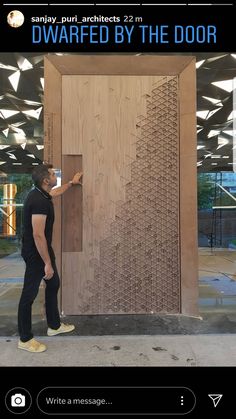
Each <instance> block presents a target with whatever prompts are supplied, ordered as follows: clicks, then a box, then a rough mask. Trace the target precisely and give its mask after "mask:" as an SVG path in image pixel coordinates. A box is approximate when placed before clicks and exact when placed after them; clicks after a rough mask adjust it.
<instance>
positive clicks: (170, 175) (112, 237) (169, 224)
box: [79, 77, 180, 313]
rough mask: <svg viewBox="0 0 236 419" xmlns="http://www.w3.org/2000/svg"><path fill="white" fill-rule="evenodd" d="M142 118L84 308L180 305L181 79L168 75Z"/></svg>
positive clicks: (139, 309) (145, 309) (135, 309)
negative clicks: (120, 199)
mask: <svg viewBox="0 0 236 419" xmlns="http://www.w3.org/2000/svg"><path fill="white" fill-rule="evenodd" d="M146 106H147V113H146V116H145V117H144V116H142V117H138V120H137V125H136V127H137V137H136V160H135V161H133V162H132V163H131V181H130V182H129V183H127V184H126V186H125V188H126V189H125V192H126V193H125V196H126V199H125V202H118V203H117V204H116V216H115V220H114V222H112V223H111V225H110V227H109V234H108V236H107V238H106V239H105V240H102V241H101V242H100V258H99V259H97V260H91V262H90V264H91V265H92V266H93V268H94V279H95V281H93V283H92V282H91V283H89V282H88V285H87V291H88V294H89V295H90V297H89V298H87V301H80V302H79V309H80V310H81V313H86V312H87V310H88V307H89V312H90V313H91V312H92V313H109V312H112V313H150V312H153V313H158V312H171V313H178V312H180V267H179V218H178V214H179V167H178V164H179V163H178V161H179V157H178V155H179V133H178V118H179V115H178V78H177V77H163V78H161V82H160V84H159V86H158V87H155V88H153V90H152V92H151V96H150V97H148V98H147V105H146Z"/></svg>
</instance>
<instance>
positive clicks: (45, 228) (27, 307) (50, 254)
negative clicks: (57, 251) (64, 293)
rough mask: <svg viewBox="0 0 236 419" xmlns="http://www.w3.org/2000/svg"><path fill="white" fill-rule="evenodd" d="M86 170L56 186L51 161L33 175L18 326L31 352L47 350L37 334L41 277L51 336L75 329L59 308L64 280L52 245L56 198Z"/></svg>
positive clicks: (21, 343)
mask: <svg viewBox="0 0 236 419" xmlns="http://www.w3.org/2000/svg"><path fill="white" fill-rule="evenodd" d="M81 176H82V173H79V172H78V173H76V174H75V175H74V177H73V179H72V180H71V181H70V182H68V183H66V184H64V185H62V186H60V187H58V188H55V189H53V190H52V188H53V187H54V186H56V184H57V178H56V174H55V172H54V170H53V168H52V165H50V164H42V165H39V166H37V167H36V168H35V169H34V171H33V173H32V179H33V182H34V185H35V188H34V189H33V190H32V191H30V192H29V194H28V196H27V198H26V200H25V203H24V231H23V240H22V253H21V254H22V257H23V259H24V261H25V263H26V270H25V277H24V286H23V290H22V295H21V298H20V302H19V309H18V329H19V335H20V340H19V342H18V349H23V350H26V351H29V352H44V351H45V350H46V349H47V348H46V346H45V345H44V344H42V343H40V342H38V341H37V340H35V339H34V338H33V333H32V330H31V327H32V319H31V316H32V304H33V302H34V300H35V298H36V296H37V294H38V290H39V286H40V283H41V280H42V279H44V280H45V283H46V289H45V306H46V318H47V324H48V330H47V334H48V336H54V335H57V334H59V333H67V332H71V331H72V330H74V328H75V327H74V325H67V324H64V323H61V321H60V315H59V311H58V303H57V293H58V290H59V286H60V280H59V276H58V272H57V268H56V264H55V255H54V251H53V249H52V245H51V244H52V233H53V222H54V208H53V203H52V198H53V197H55V196H59V195H62V194H63V193H64V192H66V191H67V190H68V189H69V188H71V187H73V186H74V185H79V184H80V179H81Z"/></svg>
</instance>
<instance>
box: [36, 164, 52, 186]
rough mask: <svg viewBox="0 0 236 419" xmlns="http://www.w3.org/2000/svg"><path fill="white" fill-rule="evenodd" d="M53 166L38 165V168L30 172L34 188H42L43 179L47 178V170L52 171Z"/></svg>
mask: <svg viewBox="0 0 236 419" xmlns="http://www.w3.org/2000/svg"><path fill="white" fill-rule="evenodd" d="M52 168H53V165H52V164H49V163H47V164H40V165H39V166H37V167H35V169H34V170H33V172H32V179H33V182H34V184H35V186H38V187H40V186H42V183H43V180H44V179H45V178H47V179H48V178H49V175H50V173H49V171H48V169H52Z"/></svg>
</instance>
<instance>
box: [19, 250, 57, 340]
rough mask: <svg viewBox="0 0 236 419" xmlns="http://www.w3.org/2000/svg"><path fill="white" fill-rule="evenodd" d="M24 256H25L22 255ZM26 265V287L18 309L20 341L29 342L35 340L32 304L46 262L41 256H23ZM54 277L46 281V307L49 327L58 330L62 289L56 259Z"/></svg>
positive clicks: (43, 273)
mask: <svg viewBox="0 0 236 419" xmlns="http://www.w3.org/2000/svg"><path fill="white" fill-rule="evenodd" d="M22 256H23V255H22ZM23 258H24V261H25V263H26V270H25V277H24V286H23V290H22V294H21V298H20V302H19V308H18V330H19V335H20V340H21V341H22V342H27V341H28V340H30V339H32V338H33V333H32V304H33V302H34V300H35V298H36V297H37V294H38V291H39V286H40V283H41V281H42V278H43V276H44V275H45V272H44V266H45V264H44V262H43V260H42V259H41V257H40V256H39V255H37V254H36V255H27V256H23ZM51 262H52V267H53V270H54V275H53V277H52V278H51V279H48V280H44V281H45V283H46V289H45V306H46V318H47V324H48V327H50V328H52V329H58V327H60V324H61V322H60V315H59V310H58V303H57V293H58V290H59V287H60V279H59V275H58V272H57V267H56V263H55V259H52V260H51Z"/></svg>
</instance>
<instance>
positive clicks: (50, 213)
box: [22, 187, 54, 258]
mask: <svg viewBox="0 0 236 419" xmlns="http://www.w3.org/2000/svg"><path fill="white" fill-rule="evenodd" d="M33 214H44V215H46V216H47V218H46V224H45V231H44V233H45V237H46V240H47V244H48V251H49V254H50V256H53V255H54V253H53V250H52V246H51V245H52V232H53V223H54V207H53V203H52V197H51V195H50V194H49V193H47V192H46V191H44V190H43V189H41V188H38V187H35V188H34V189H32V190H31V191H30V192H29V194H28V195H27V197H26V200H25V202H24V210H23V238H22V256H23V257H24V258H25V256H27V255H32V254H38V255H39V253H38V251H37V248H36V246H35V242H34V237H33V228H32V215H33Z"/></svg>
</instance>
